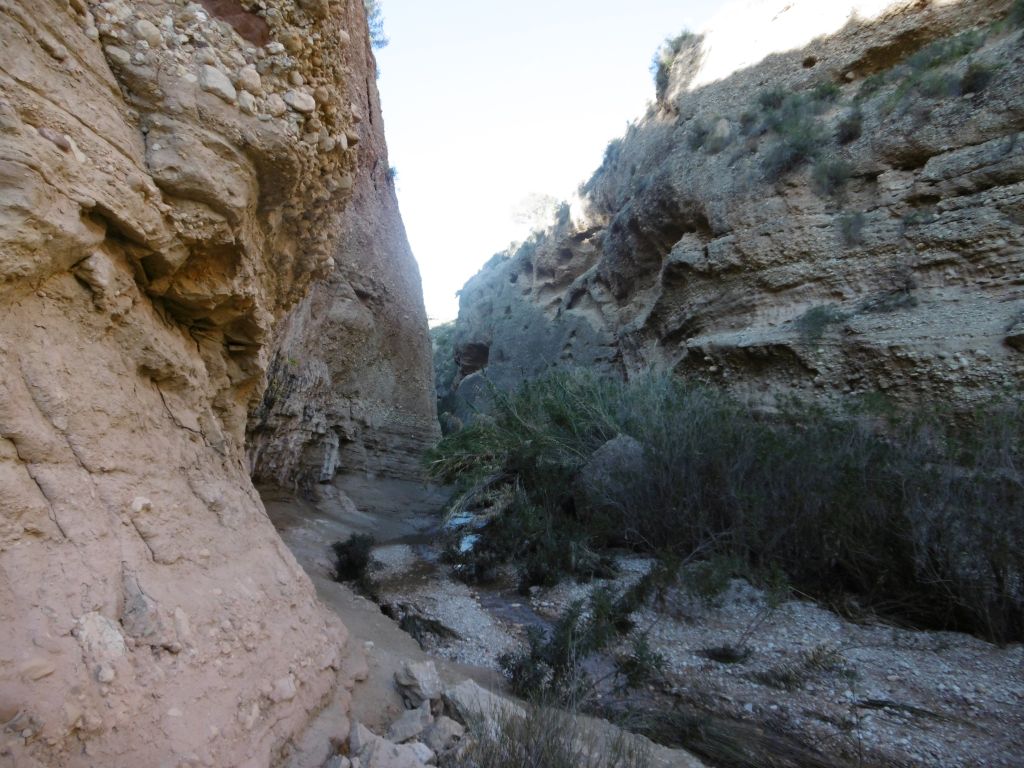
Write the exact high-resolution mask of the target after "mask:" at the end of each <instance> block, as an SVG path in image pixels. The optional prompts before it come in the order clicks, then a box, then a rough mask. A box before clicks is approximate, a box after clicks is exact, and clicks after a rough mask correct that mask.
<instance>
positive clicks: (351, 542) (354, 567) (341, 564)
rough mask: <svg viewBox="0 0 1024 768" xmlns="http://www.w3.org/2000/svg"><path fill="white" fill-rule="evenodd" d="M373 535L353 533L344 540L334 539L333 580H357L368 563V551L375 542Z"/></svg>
mask: <svg viewBox="0 0 1024 768" xmlns="http://www.w3.org/2000/svg"><path fill="white" fill-rule="evenodd" d="M376 543H377V541H376V539H374V538H373V536H370V535H369V534H365V533H353V534H352V535H351V536H349V537H348V539H347V540H346V541H336V542H334V543H333V544H332V545H331V549H333V550H334V580H335V581H359V580H360V579H362V578H363V576H364V575H365V574H366V569H367V567H368V566H369V565H370V552H371V550H372V549H373V545H374V544H376Z"/></svg>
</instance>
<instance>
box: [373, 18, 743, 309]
mask: <svg viewBox="0 0 1024 768" xmlns="http://www.w3.org/2000/svg"><path fill="white" fill-rule="evenodd" d="M381 5H382V9H383V12H384V29H385V31H386V33H387V35H388V37H389V38H390V39H391V44H390V45H389V46H388V47H387V48H384V49H382V50H379V51H377V58H378V63H379V66H380V70H381V76H380V90H381V99H382V102H383V108H384V121H385V126H386V130H387V138H388V147H389V153H390V158H391V164H392V165H393V166H395V167H396V168H397V170H398V180H397V186H398V198H399V202H400V204H401V207H402V216H403V218H404V219H405V226H406V229H407V230H408V233H409V240H410V242H411V243H412V249H413V252H414V253H415V254H416V258H417V260H418V261H419V265H420V272H421V274H422V276H423V290H424V295H425V298H426V304H427V315H428V316H429V317H430V321H431V325H434V324H436V323H439V322H444V321H447V320H451V319H453V318H454V317H455V315H456V314H457V313H458V300H457V299H456V298H455V292H456V291H457V290H459V289H460V288H461V287H462V285H463V284H464V283H465V282H466V280H467V279H468V278H470V277H471V276H472V275H473V274H475V273H476V272H477V271H478V270H479V269H480V267H481V266H482V265H483V263H484V262H485V261H487V260H488V259H489V258H490V257H491V256H492V255H493V254H495V253H497V252H498V251H501V250H504V249H505V248H507V247H508V245H509V244H510V243H511V242H512V241H513V240H521V239H522V238H523V237H524V235H525V234H526V232H525V231H524V227H523V225H521V224H516V223H515V221H514V220H513V212H514V210H515V209H516V207H517V204H519V203H520V202H521V201H522V200H523V199H524V198H526V197H527V196H528V195H530V194H535V193H536V194H548V195H552V196H554V197H557V198H567V197H569V196H570V195H571V194H572V193H573V192H574V191H575V189H576V187H577V186H578V185H579V184H580V183H581V182H582V181H585V180H586V179H587V178H588V177H589V176H590V174H591V173H592V172H593V171H594V170H595V169H596V168H597V167H598V165H600V163H601V157H602V155H603V154H604V149H605V146H606V145H607V144H608V142H609V141H610V140H611V139H612V138H614V137H616V136H620V135H622V133H623V131H624V130H625V127H626V124H627V123H628V122H629V121H630V120H631V119H633V118H635V117H637V116H638V115H640V114H641V113H642V112H643V110H644V109H645V106H646V103H647V101H648V100H650V99H652V98H653V96H654V84H653V82H652V79H651V75H650V72H649V70H648V66H649V64H650V61H651V57H652V55H653V54H654V51H655V49H656V48H657V47H658V45H659V44H660V43H661V41H662V40H664V39H665V38H666V37H669V36H674V35H676V34H678V33H679V32H680V31H682V30H683V29H684V28H687V29H692V30H699V29H701V28H702V27H703V26H704V25H705V23H706V22H707V20H708V19H709V17H710V16H711V15H712V13H713V12H714V11H715V10H717V9H718V8H719V7H720V6H722V5H724V3H723V2H721V1H718V2H716V1H715V0H628V1H627V0H440V2H424V0H382V3H381Z"/></svg>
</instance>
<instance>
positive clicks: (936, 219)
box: [441, 0, 1024, 416]
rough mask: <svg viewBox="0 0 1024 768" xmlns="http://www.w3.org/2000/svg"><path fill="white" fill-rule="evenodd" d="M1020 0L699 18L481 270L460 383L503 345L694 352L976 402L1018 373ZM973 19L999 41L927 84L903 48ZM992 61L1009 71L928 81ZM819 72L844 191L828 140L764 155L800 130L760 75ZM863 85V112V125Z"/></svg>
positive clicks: (569, 351)
mask: <svg viewBox="0 0 1024 768" xmlns="http://www.w3.org/2000/svg"><path fill="white" fill-rule="evenodd" d="M847 5H849V6H850V7H852V6H854V5H857V6H874V8H873V9H871V8H861V11H862V12H861V15H856V14H854V15H850V16H849V17H847V16H846V10H844V9H845V8H846V7H847ZM883 6H888V9H887V10H884V11H883V12H881V13H879V9H880V7H883ZM1009 6H1010V3H1008V2H1004V1H1003V0H979V1H978V2H960V1H958V0H949V1H948V2H931V3H928V2H925V3H909V2H897V3H886V2H882V0H875V1H874V2H860V3H856V4H855V3H849V4H844V3H834V4H826V3H817V2H814V3H810V2H809V3H791V2H790V3H782V2H775V1H774V0H764V1H763V2H751V3H748V4H747V5H746V6H745V8H746V11H745V12H744V13H741V14H739V15H734V16H730V17H727V18H725V19H723V21H724V22H727V24H726V26H725V27H720V28H715V29H712V30H711V31H709V32H708V33H707V34H706V35H705V37H704V38H703V39H696V40H691V41H690V43H688V44H687V45H685V46H684V47H683V49H682V52H681V53H680V55H679V56H678V57H676V60H675V63H674V65H673V66H672V68H671V78H670V81H669V84H668V87H667V89H666V96H665V98H664V99H663V100H662V101H660V102H659V103H658V104H656V105H653V106H652V107H651V109H650V110H649V111H648V113H647V114H646V115H645V116H643V117H642V118H641V119H640V120H639V121H638V122H636V123H635V124H633V125H632V126H631V127H630V128H629V130H628V131H627V133H626V135H625V136H624V137H623V138H622V139H621V140H617V141H615V142H613V143H612V144H611V145H610V146H609V150H608V153H607V155H606V159H605V162H604V164H603V165H602V167H601V168H600V169H599V170H598V171H597V172H596V173H595V175H594V176H593V178H592V179H590V181H588V182H587V183H586V184H585V185H583V187H582V188H581V196H582V198H581V201H582V205H581V206H578V208H579V210H577V207H574V208H573V210H571V211H570V210H569V209H568V208H566V209H565V210H563V212H562V215H561V217H560V219H559V221H558V222H557V223H556V224H554V225H553V226H552V228H551V229H549V230H548V231H547V232H545V233H543V234H541V235H539V236H538V237H535V238H533V239H532V240H530V241H528V242H527V243H526V244H525V245H523V246H522V247H521V248H520V249H518V251H516V252H514V253H510V254H501V255H499V256H496V257H495V258H494V259H493V260H492V261H491V263H490V264H489V265H488V266H487V267H485V268H484V269H483V270H482V271H481V272H480V273H479V274H478V275H477V276H476V277H474V278H473V279H472V280H470V281H469V282H468V283H467V284H466V286H465V288H464V289H463V291H462V297H461V309H460V316H459V320H458V323H457V327H456V331H455V340H454V344H455V350H456V358H457V362H458V364H459V366H460V372H459V374H458V375H457V376H456V381H455V384H456V386H457V387H458V388H459V392H460V394H462V395H464V396H465V398H472V397H473V396H474V390H477V389H479V387H480V386H481V382H480V381H479V380H478V379H479V377H478V376H474V375H473V374H474V372H476V371H478V370H480V369H481V368H486V371H487V374H488V376H489V378H490V379H491V380H492V381H495V382H497V383H498V384H501V385H506V384H511V383H514V382H516V381H518V380H520V379H521V378H522V377H523V375H524V374H525V375H527V376H530V375H536V374H537V373H540V372H541V371H543V370H546V369H548V368H550V367H553V366H566V365H574V366H580V367H596V368H599V369H603V370H607V371H612V372H615V373H619V374H624V375H632V374H634V373H637V372H639V371H643V370H649V369H656V370H671V371H674V372H676V373H679V374H683V375H686V376H688V377H692V378H695V379H698V380H702V381H706V382H709V383H713V384H715V385H724V386H727V387H730V388H733V389H734V390H736V391H739V392H742V393H749V394H753V395H755V396H758V397H761V396H764V395H769V396H770V395H776V394H791V393H815V394H819V393H820V394H824V395H826V396H841V395H845V394H848V395H864V394H867V393H875V392H884V393H886V394H887V395H889V396H892V397H893V398H895V399H896V400H898V401H899V400H902V401H903V402H908V401H914V400H917V401H932V402H956V403H961V404H963V403H970V402H972V401H975V400H978V399H981V398H985V397H988V396H991V395H997V394H999V393H1001V392H1005V391H1014V390H1017V389H1019V387H1020V384H1021V382H1022V381H1024V356H1022V354H1021V349H1022V348H1024V345H1022V344H1021V342H1020V338H1021V331H1020V329H1021V318H1022V317H1024V215H1022V210H1024V164H1022V162H1021V154H1020V151H1021V146H1022V145H1021V140H1020V139H1021V131H1022V130H1024V89H1022V88H1021V82H1022V74H1024V59H1022V55H1021V50H1022V48H1021V42H1020V41H1021V34H1022V32H1021V30H1020V29H1019V28H1017V29H1014V28H1012V27H1009V28H1007V27H1004V28H1002V29H995V30H994V29H993V28H992V27H990V26H989V25H990V24H991V23H992V22H993V21H995V20H997V19H999V18H1001V17H1005V14H1006V13H1007V12H1008V10H1009ZM837 9H838V10H837ZM868 11H873V14H874V15H869V14H868ZM844 22H845V23H844ZM816 25H817V26H816ZM972 28H977V29H983V30H984V31H985V33H986V38H985V40H984V42H983V44H981V45H980V46H978V47H976V48H971V49H970V50H969V51H968V52H966V53H965V54H964V55H960V56H955V57H953V58H952V59H951V60H950V61H949V62H948V63H945V64H942V65H940V66H937V67H934V68H932V69H930V70H927V71H920V72H919V73H918V74H919V76H920V78H921V80H920V81H918V82H917V84H914V83H913V82H908V78H909V77H911V75H912V73H909V72H904V71H903V70H899V71H897V70H894V69H893V68H894V67H896V66H898V65H900V64H901V62H905V61H906V60H907V58H908V57H909V56H910V55H911V54H913V53H914V52H916V51H918V50H920V49H921V48H922V47H923V46H925V45H926V44H928V43H930V42H932V41H934V40H938V39H940V38H944V37H949V36H951V35H955V34H957V33H959V32H962V31H966V30H969V29H972ZM666 31H668V30H666ZM818 33H820V34H821V35H822V36H821V37H816V35H817V34H818ZM769 51H778V53H774V54H772V55H770V56H767V58H764V57H765V55H766V54H767V53H768V52H769ZM730 55H732V61H731V63H732V64H739V65H741V66H740V68H739V69H737V70H736V71H731V70H730V68H729V66H728V64H729V63H730ZM972 66H975V67H980V69H981V70H982V71H987V72H988V73H990V74H991V82H989V83H988V85H987V87H985V88H983V89H981V90H977V91H973V92H971V91H965V90H964V89H963V88H962V87H961V86H959V85H957V88H956V89H955V90H956V91H958V92H959V95H951V94H949V93H942V94H940V95H928V93H926V90H927V88H929V87H930V88H932V89H933V91H934V90H935V89H936V86H938V89H939V90H941V89H942V88H944V87H945V83H946V81H944V80H942V79H941V78H943V77H945V78H949V81H951V82H953V83H955V84H959V83H960V82H961V78H963V77H964V76H965V75H966V74H967V72H968V69H969V68H970V67H972ZM886 72H894V73H895V74H894V76H893V77H892V79H890V80H889V81H887V82H886V83H884V84H882V87H881V88H880V89H878V90H877V91H875V92H869V91H870V86H871V85H874V84H876V83H877V80H876V81H872V82H869V84H868V85H869V87H868V88H865V87H864V86H865V83H866V82H868V78H869V77H871V76H873V75H881V74H884V73H886ZM929 78H930V79H929ZM820 86H831V87H837V88H838V89H839V90H838V94H836V95H835V99H834V100H832V101H830V100H829V99H828V98H825V99H823V101H824V104H823V106H822V108H821V110H820V113H819V114H817V115H816V116H815V121H816V122H817V125H818V127H819V129H820V130H821V131H823V132H824V135H825V138H826V147H827V151H826V155H831V156H832V157H834V158H836V159H839V160H842V161H844V162H845V163H848V166H849V169H850V172H851V175H850V179H849V181H848V183H847V184H846V185H845V187H844V188H843V189H842V190H841V193H840V194H836V195H829V194H822V193H820V192H818V191H816V190H815V184H814V178H813V166H814V163H813V162H809V163H807V164H806V165H804V166H802V167H799V168H797V169H795V170H793V171H791V172H788V173H784V174H782V175H781V176H780V177H779V178H778V179H777V180H774V179H769V178H766V174H765V171H764V164H765V161H766V159H767V157H768V154H769V153H770V152H771V151H772V150H773V147H774V145H775V144H776V143H778V135H777V134H776V133H774V132H772V131H762V130H761V129H760V128H759V127H758V125H759V123H760V122H761V120H762V115H763V113H764V110H763V109H762V108H761V107H760V106H759V97H760V96H761V94H763V93H764V92H766V91H768V90H769V89H772V88H779V89H782V92H783V94H786V93H792V92H798V93H804V94H805V96H806V97H807V98H813V96H812V91H813V89H814V88H816V87H820ZM862 89H864V90H863V91H862ZM858 94H863V95H862V96H861V97H860V98H858ZM856 109H859V110H860V113H861V115H862V117H861V122H862V128H861V132H860V135H859V137H857V138H855V139H853V140H851V141H849V142H848V143H846V144H842V143H841V142H840V141H839V140H838V139H837V138H836V132H837V131H838V128H839V124H840V123H841V122H842V121H843V120H844V119H845V118H846V117H847V116H848V114H849V113H850V112H852V111H854V110H856ZM441 394H442V395H443V394H444V393H443V392H442V393H441ZM461 415H463V414H461V413H460V416H461Z"/></svg>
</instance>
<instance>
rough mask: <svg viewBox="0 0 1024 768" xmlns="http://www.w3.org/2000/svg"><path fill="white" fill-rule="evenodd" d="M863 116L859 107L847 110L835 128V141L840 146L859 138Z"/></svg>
mask: <svg viewBox="0 0 1024 768" xmlns="http://www.w3.org/2000/svg"><path fill="white" fill-rule="evenodd" d="M863 122H864V115H863V114H862V113H861V111H860V108H859V107H855V108H854V109H851V110H849V111H848V112H847V113H846V114H844V115H843V116H842V118H841V119H840V120H839V124H838V125H837V126H836V141H837V142H839V143H840V144H842V145H846V144H849V143H850V142H852V141H856V140H857V139H859V138H860V135H861V131H862V124H863Z"/></svg>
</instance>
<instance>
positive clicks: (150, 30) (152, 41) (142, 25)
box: [133, 19, 163, 48]
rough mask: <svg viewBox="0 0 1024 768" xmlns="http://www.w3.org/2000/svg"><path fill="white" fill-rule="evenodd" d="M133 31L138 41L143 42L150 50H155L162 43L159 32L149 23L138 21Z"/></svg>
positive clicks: (142, 20)
mask: <svg viewBox="0 0 1024 768" xmlns="http://www.w3.org/2000/svg"><path fill="white" fill-rule="evenodd" d="M133 29H134V32H135V36H136V37H137V38H139V39H140V40H145V41H146V42H147V43H149V45H150V47H152V48H156V47H157V46H158V45H160V43H162V42H163V38H162V37H161V36H160V30H159V29H157V28H156V25H155V24H153V23H152V22H151V21H148V20H146V19H139V20H138V21H137V22H135V26H134V27H133Z"/></svg>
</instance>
